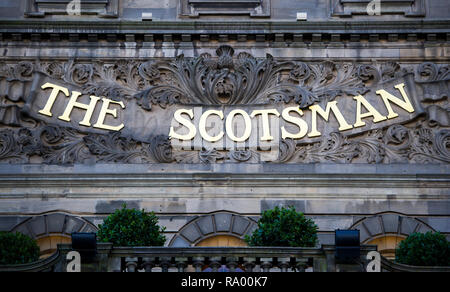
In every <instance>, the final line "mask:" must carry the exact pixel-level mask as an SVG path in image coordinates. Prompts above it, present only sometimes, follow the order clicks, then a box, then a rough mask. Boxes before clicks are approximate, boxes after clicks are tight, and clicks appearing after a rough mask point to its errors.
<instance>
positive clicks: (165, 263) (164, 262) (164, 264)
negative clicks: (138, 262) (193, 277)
mask: <svg viewBox="0 0 450 292" xmlns="http://www.w3.org/2000/svg"><path fill="white" fill-rule="evenodd" d="M170 262H171V258H170V257H161V258H159V265H160V266H161V269H162V272H163V273H167V272H168V271H169V268H170V266H171V263H170Z"/></svg>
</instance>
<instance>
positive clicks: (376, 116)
mask: <svg viewBox="0 0 450 292" xmlns="http://www.w3.org/2000/svg"><path fill="white" fill-rule="evenodd" d="M353 99H354V100H356V101H357V102H358V104H357V107H356V122H355V124H354V125H353V126H354V127H355V128H358V127H364V126H365V125H366V123H364V122H363V121H362V120H361V119H363V118H367V117H370V116H372V117H373V122H374V123H379V122H382V121H384V120H386V117H385V116H382V115H381V114H380V113H379V112H378V111H377V110H376V109H375V108H374V107H373V106H372V105H371V104H370V103H369V102H368V101H367V100H366V99H365V98H364V96H362V95H358V96H354V97H353ZM361 104H362V105H363V106H364V107H365V108H366V109H367V110H368V112H367V113H365V114H362V113H361Z"/></svg>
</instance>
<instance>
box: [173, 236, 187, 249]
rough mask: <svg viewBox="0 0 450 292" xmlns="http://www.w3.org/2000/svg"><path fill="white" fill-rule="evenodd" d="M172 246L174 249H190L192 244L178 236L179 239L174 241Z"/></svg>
mask: <svg viewBox="0 0 450 292" xmlns="http://www.w3.org/2000/svg"><path fill="white" fill-rule="evenodd" d="M170 246H173V247H189V246H190V244H189V242H187V241H186V240H184V239H183V238H181V237H179V236H177V237H176V238H175V239H174V240H173V242H172V244H171V245H170Z"/></svg>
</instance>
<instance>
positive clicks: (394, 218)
mask: <svg viewBox="0 0 450 292" xmlns="http://www.w3.org/2000/svg"><path fill="white" fill-rule="evenodd" d="M381 218H382V221H383V229H384V232H385V233H397V232H398V228H399V226H398V225H399V216H398V215H394V214H383V215H382V216H381Z"/></svg>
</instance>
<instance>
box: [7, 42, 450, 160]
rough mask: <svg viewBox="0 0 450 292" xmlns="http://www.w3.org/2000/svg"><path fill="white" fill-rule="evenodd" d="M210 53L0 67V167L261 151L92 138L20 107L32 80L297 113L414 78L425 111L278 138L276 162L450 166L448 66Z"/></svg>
mask: <svg viewBox="0 0 450 292" xmlns="http://www.w3.org/2000/svg"><path fill="white" fill-rule="evenodd" d="M216 54H217V55H216V56H212V55H210V54H207V53H205V54H202V55H200V56H198V57H194V58H186V57H184V56H183V55H180V56H178V57H177V58H174V59H172V60H160V59H152V60H117V61H102V60H98V61H95V62H93V63H86V62H78V61H76V60H68V61H66V62H60V61H53V62H45V61H33V62H32V61H20V62H14V61H10V62H8V61H2V62H0V101H1V103H0V163H31V162H32V163H36V162H37V163H48V164H74V163H85V162H87V163H92V162H103V163H172V162H177V163H230V162H232V163H259V162H261V157H260V156H261V152H260V151H255V150H250V149H244V150H227V151H225V150H215V149H213V150H200V151H179V150H177V151H174V150H173V149H172V147H171V144H170V141H169V139H168V137H167V136H164V135H155V136H151V137H148V138H147V139H145V140H139V141H138V140H136V139H133V138H130V137H129V136H127V135H125V134H122V133H121V132H116V133H113V132H111V133H106V132H105V133H104V134H93V133H90V134H89V133H84V132H80V131H78V130H76V129H73V128H69V127H67V128H64V127H60V126H56V125H51V124H46V123H45V122H43V121H40V120H37V119H35V118H31V117H30V116H29V115H28V114H27V109H26V108H24V104H25V103H26V99H27V95H29V94H30V86H31V82H32V80H33V77H34V75H35V74H37V73H39V74H44V75H45V76H48V77H50V78H53V79H55V80H59V81H61V83H66V84H70V85H73V86H75V87H76V88H81V90H82V91H83V92H82V93H83V94H88V95H96V96H105V97H108V98H110V99H113V100H117V101H124V102H136V103H137V104H138V105H139V106H140V107H142V108H143V109H144V110H145V111H148V112H149V113H151V111H152V108H153V107H155V106H157V107H161V108H166V107H169V106H171V105H174V104H181V105H199V104H202V105H267V104H277V103H282V104H297V105H299V106H300V108H305V107H308V106H309V105H312V104H314V103H317V102H325V103H326V102H329V101H332V100H335V99H337V98H340V97H342V96H354V95H360V94H361V95H362V94H365V93H367V92H368V91H369V90H371V88H373V87H375V86H376V85H379V84H383V83H385V82H389V81H391V80H394V79H395V78H397V77H399V76H402V75H404V74H405V73H407V72H412V73H414V74H415V82H416V84H418V86H420V87H421V88H422V89H423V96H421V99H422V100H421V102H423V105H424V109H425V115H422V116H419V117H418V118H417V119H416V120H413V121H410V122H408V123H407V124H403V125H392V126H389V127H387V128H384V129H377V130H371V131H368V132H365V133H362V134H359V135H354V136H345V135H343V134H342V133H332V134H331V135H327V136H326V137H323V139H322V140H320V141H317V142H314V143H312V142H311V143H303V142H302V141H301V140H295V141H294V140H282V141H280V144H279V159H278V160H277V161H275V162H277V163H320V162H332V163H448V162H450V157H449V156H450V155H449V154H450V149H449V147H450V128H449V127H450V116H449V106H448V96H449V82H450V73H449V72H450V70H449V65H443V64H434V63H429V62H427V63H423V64H420V65H400V64H398V63H394V62H386V63H381V64H357V63H344V62H330V61H324V62H310V63H305V62H301V61H277V60H275V59H274V58H273V57H272V56H270V55H267V56H266V58H255V57H253V56H251V55H250V54H248V53H246V52H240V53H238V54H236V53H235V51H234V49H233V48H231V47H228V46H222V47H220V48H218V49H217V51H216Z"/></svg>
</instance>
